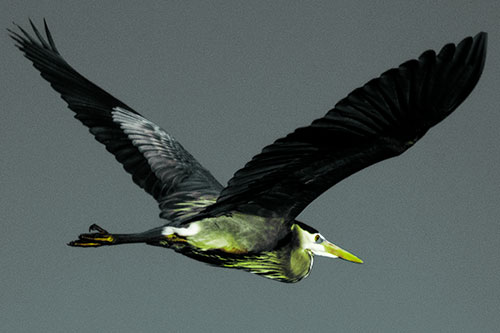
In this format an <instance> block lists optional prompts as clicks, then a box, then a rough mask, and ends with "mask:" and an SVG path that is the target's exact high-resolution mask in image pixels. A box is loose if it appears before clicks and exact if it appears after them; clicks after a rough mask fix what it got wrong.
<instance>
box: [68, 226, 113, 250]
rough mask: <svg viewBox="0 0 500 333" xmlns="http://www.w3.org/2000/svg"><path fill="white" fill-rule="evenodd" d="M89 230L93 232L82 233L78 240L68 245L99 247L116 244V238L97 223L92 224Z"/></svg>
mask: <svg viewBox="0 0 500 333" xmlns="http://www.w3.org/2000/svg"><path fill="white" fill-rule="evenodd" d="M89 231H90V232H91V233H89V234H81V235H80V236H78V239H77V240H75V241H72V242H69V243H68V245H69V246H74V247H99V246H103V245H114V244H116V238H115V237H114V236H113V235H111V234H110V233H109V232H107V231H106V230H105V229H103V228H101V227H100V226H98V225H97V224H92V225H91V226H90V227H89ZM92 231H97V232H92Z"/></svg>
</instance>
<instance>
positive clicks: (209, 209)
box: [8, 19, 487, 283]
mask: <svg viewBox="0 0 500 333" xmlns="http://www.w3.org/2000/svg"><path fill="white" fill-rule="evenodd" d="M29 22H30V25H31V28H32V32H31V33H29V32H27V31H26V30H25V29H23V28H22V27H21V26H19V25H17V24H15V23H14V25H15V28H13V29H8V31H9V33H10V36H11V37H12V38H13V39H14V41H15V44H16V46H17V48H19V49H20V51H21V52H22V53H23V54H24V56H25V57H26V58H28V59H29V60H30V61H31V62H32V63H33V66H34V67H35V68H36V69H37V70H38V71H39V72H40V75H41V76H42V77H43V78H44V79H45V80H47V81H48V82H49V83H50V85H51V86H52V87H53V88H54V89H55V90H56V91H57V92H58V93H59V94H60V95H61V97H62V99H63V100H64V101H66V103H67V104H68V107H69V109H71V110H72V111H73V112H74V113H75V114H74V117H75V118H76V119H78V120H79V121H80V122H81V123H83V125H85V126H86V127H88V129H89V132H90V133H91V134H92V135H93V136H94V137H95V139H96V140H97V141H98V142H100V143H102V144H103V145H104V146H105V148H106V149H107V150H108V151H109V152H110V153H111V154H113V155H114V157H115V158H116V160H117V161H118V162H120V163H121V164H122V166H123V168H124V169H125V171H126V172H128V173H129V174H130V175H131V176H132V180H133V181H134V183H136V184H137V185H138V186H139V187H141V188H142V189H144V190H145V191H146V192H147V193H149V194H150V195H151V196H152V197H153V198H154V199H155V200H156V201H157V203H158V205H159V209H160V218H161V219H162V221H163V223H159V224H160V225H161V226H158V227H155V228H153V229H150V230H147V231H144V232H139V233H128V234H127V233H111V232H108V231H107V230H106V229H104V228H102V227H100V226H98V225H96V224H92V225H91V226H90V227H89V231H88V233H83V234H80V235H79V236H78V239H76V240H74V241H71V242H69V243H68V245H69V246H72V247H80V248H90V247H91V248H94V247H102V246H114V245H119V244H130V243H143V244H147V245H152V246H157V247H164V248H170V249H173V250H174V251H176V252H178V253H181V254H183V255H185V256H188V257H190V258H193V259H196V260H198V261H201V262H204V263H207V264H210V265H213V266H218V267H226V268H234V269H239V270H244V271H247V272H251V273H254V274H257V275H260V276H263V277H266V278H269V279H272V280H276V281H281V282H288V283H293V282H298V281H300V280H302V279H303V278H305V277H307V276H308V275H309V273H310V272H311V269H312V265H313V258H314V256H316V255H317V256H324V257H329V258H340V259H344V260H346V261H350V262H354V263H363V261H362V260H361V259H359V258H358V257H357V256H356V255H354V254H352V253H350V252H348V251H347V250H344V249H342V248H341V247H339V246H337V245H335V244H333V243H332V242H330V241H328V240H327V239H326V238H325V237H324V236H323V235H322V234H321V233H319V232H318V230H316V229H315V228H313V227H311V226H309V225H307V224H305V223H303V222H300V221H298V220H297V219H296V218H297V216H298V215H299V214H300V213H301V212H302V211H303V210H304V209H305V208H306V207H307V206H308V205H309V204H310V203H311V202H312V201H313V200H315V199H316V198H317V197H318V196H320V195H321V194H322V193H323V192H325V191H326V190H328V189H329V188H330V187H332V186H334V185H335V184H337V183H338V182H340V181H341V180H343V179H345V178H346V177H348V176H350V175H352V174H354V173H356V172H357V171H360V170H361V169H363V168H365V167H368V166H370V165H372V164H374V163H377V162H379V161H382V160H385V159H388V158H390V157H394V156H398V155H400V154H402V153H403V152H405V151H406V150H407V149H409V148H410V147H412V146H413V145H414V144H415V143H416V142H417V141H418V140H419V139H420V138H422V136H423V135H424V134H425V133H426V132H427V131H428V130H429V129H430V128H431V127H433V126H434V125H436V124H437V123H439V122H441V121H442V120H443V119H444V118H446V117H447V116H448V115H450V114H451V113H452V112H453V111H454V110H455V109H456V108H457V107H458V106H459V105H460V104H461V103H462V102H463V101H464V100H465V99H466V98H467V96H468V95H469V94H470V93H471V92H472V90H473V89H474V87H475V86H476V84H477V82H478V80H479V78H480V76H481V74H482V71H483V67H484V64H485V59H486V46H487V34H486V33H485V32H480V33H478V34H477V35H475V36H474V37H466V38H465V39H463V40H462V41H460V42H459V43H457V44H453V43H449V44H446V45H444V46H443V47H442V49H441V50H440V51H439V52H435V51H433V50H427V51H425V52H423V53H422V54H421V55H420V56H419V57H418V58H416V59H411V60H409V61H406V62H404V63H402V64H401V65H399V66H398V67H395V68H392V69H389V70H387V71H386V72H384V73H382V74H381V75H380V76H379V77H377V78H374V79H372V80H370V81H368V82H367V83H366V84H365V85H363V86H361V87H360V88H358V89H355V90H354V91H352V92H351V93H349V94H348V95H347V97H345V98H343V99H342V100H340V101H339V102H338V103H337V104H335V106H334V107H333V108H332V109H331V110H329V111H328V112H327V113H326V115H325V116H324V117H322V118H319V119H316V120H314V121H313V122H312V123H311V124H310V125H308V126H305V127H300V128H298V129H296V130H294V131H293V132H291V133H290V134H288V135H286V136H285V137H282V138H279V139H277V140H276V141H274V142H273V143H271V144H270V145H268V146H266V147H264V148H263V149H262V151H261V152H260V153H258V154H257V155H255V156H254V157H253V158H252V159H251V160H250V161H249V162H248V163H246V164H245V165H244V166H243V167H242V168H241V169H239V170H238V171H236V172H235V173H234V175H233V177H232V178H231V179H230V180H229V181H228V183H227V185H226V186H223V185H221V183H219V182H218V181H217V180H216V179H215V178H214V176H212V174H211V173H210V172H209V171H208V170H207V169H205V168H204V167H203V166H202V165H201V164H200V163H199V162H198V161H197V160H196V159H195V158H194V157H193V156H192V155H191V154H190V153H189V152H188V151H187V150H185V149H184V147H183V146H182V145H181V144H180V143H179V142H178V141H177V140H176V139H174V137H173V136H172V135H170V134H169V133H168V132H167V131H165V130H164V129H162V128H161V127H159V126H158V125H156V124H155V123H153V122H151V121H149V120H148V119H146V118H145V117H143V116H142V115H141V114H139V113H138V112H137V111H135V110H134V109H133V108H131V107H130V106H128V105H126V104H124V103H123V102H121V101H120V100H118V99H117V98H115V97H113V96H112V95H110V94H109V93H107V92H106V91H104V90H103V89H101V88H100V87H98V86H97V85H95V84H94V83H92V82H91V81H89V80H88V79H86V78H85V77H84V76H82V75H81V74H79V73H78V72H77V71H76V70H75V69H73V67H72V66H70V65H69V64H68V63H67V62H66V60H65V59H64V58H63V57H62V56H61V54H60V53H59V51H58V49H57V48H56V45H55V43H54V40H53V37H52V34H51V32H50V31H49V28H48V26H47V22H46V21H45V19H44V22H43V29H40V30H39V29H37V27H36V26H35V24H34V23H33V22H32V20H31V19H30V20H29ZM43 32H44V34H43Z"/></svg>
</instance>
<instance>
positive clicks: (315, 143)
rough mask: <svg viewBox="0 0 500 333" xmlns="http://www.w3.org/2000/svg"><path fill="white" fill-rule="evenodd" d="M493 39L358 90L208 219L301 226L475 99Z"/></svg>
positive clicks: (281, 148) (472, 41)
mask: <svg viewBox="0 0 500 333" xmlns="http://www.w3.org/2000/svg"><path fill="white" fill-rule="evenodd" d="M486 40H487V35H486V33H479V34H478V35H477V36H475V37H474V38H471V37H468V38H465V39H464V40H463V41H462V42H460V44H458V45H457V46H455V45H454V44H447V45H445V46H444V47H443V49H442V50H441V51H440V52H439V54H438V55H436V54H435V52H434V51H426V52H424V53H423V54H422V55H421V56H420V57H419V58H418V60H410V61H407V62H405V63H403V64H402V65H400V66H399V67H398V68H395V69H391V70H389V71H387V72H385V73H383V74H382V75H381V76H380V77H379V78H376V79H373V80H371V81H370V82H368V83H367V84H365V85H364V86H363V87H361V88H358V89H356V90H354V91H353V92H352V93H350V94H349V95H348V96H347V97H346V98H344V99H342V100H341V101H340V102H338V103H337V105H336V106H335V108H334V109H332V110H330V111H329V112H328V113H327V114H326V116H325V117H323V118H320V119H317V120H315V121H314V122H313V123H312V124H311V125H310V126H308V127H303V128H299V129H297V130H295V131H294V132H293V133H291V134H289V135H287V136H286V137H284V138H281V139H279V140H277V141H276V142H274V143H273V144H271V145H269V146H267V147H265V148H264V149H263V150H262V152H261V153H260V154H258V155H256V156H255V157H253V159H252V160H251V161H250V162H249V163H247V164H246V165H245V167H244V168H242V169H240V170H239V171H237V172H236V173H235V175H234V176H233V178H232V179H231V180H230V181H229V183H228V186H227V187H226V188H225V189H224V190H223V191H222V192H221V195H220V197H219V198H218V199H217V202H216V203H215V204H214V205H212V206H209V207H207V209H206V210H205V212H204V214H207V215H220V214H227V213H230V212H231V211H240V212H244V213H248V214H256V215H260V216H281V217H285V218H286V220H287V221H290V220H292V219H293V218H295V217H296V216H297V215H298V214H299V213H300V212H301V211H302V210H303V209H304V208H305V207H306V206H307V205H308V204H309V203H310V202H311V201H313V200H314V199H315V198H316V197H318V196H319V195H320V194H321V193H323V192H324V191H326V190H327V189H329V188H330V187H331V186H333V185H334V184H336V183H338V182H339V181H341V180H342V179H344V178H346V177H348V176H350V175H352V174H353V173H355V172H357V171H359V170H361V169H363V168H365V167H367V166H369V165H371V164H374V163H376V162H379V161H381V160H384V159H387V158H389V157H392V156H396V155H399V154H401V153H402V152H404V151H405V150H407V149H408V148H409V147H411V146H412V145H413V144H414V143H415V142H416V141H417V140H419V139H420V138H421V137H422V136H423V135H424V134H425V133H426V132H427V130H429V129H430V128H431V127H432V126H434V125H436V124H437V123H438V122H440V121H441V120H443V119H444V118H446V117H447V116H448V115H449V114H450V113H451V112H452V111H453V110H455V109H456V108H457V107H458V105H460V103H462V102H463V101H464V99H465V98H466V97H467V96H468V95H469V94H470V92H471V91H472V89H473V88H474V86H475V85H476V83H477V82H478V80H479V77H480V76H481V72H482V70H483V66H484V62H485V57H486Z"/></svg>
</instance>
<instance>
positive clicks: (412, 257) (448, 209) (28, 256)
mask: <svg viewBox="0 0 500 333" xmlns="http://www.w3.org/2000/svg"><path fill="white" fill-rule="evenodd" d="M137 3H138V2H137ZM0 9H1V10H0V22H1V24H0V26H1V27H3V28H7V27H12V25H11V21H15V22H17V23H19V24H21V25H23V26H25V27H26V26H27V24H28V23H27V18H28V17H31V18H32V19H33V20H34V21H35V22H36V23H37V24H41V22H42V18H43V17H45V18H46V19H47V21H48V23H49V25H50V27H51V30H52V33H53V36H54V39H55V41H56V44H57V46H58V48H59V50H60V52H61V53H62V54H63V56H64V57H65V58H66V60H67V61H68V62H69V63H70V64H71V65H72V66H73V67H75V68H76V69H77V70H78V71H80V72H81V73H82V74H83V75H85V76H86V77H87V78H88V79H90V80H91V81H93V82H95V83H97V84H98V85H100V86H101V87H103V88H104V89H106V90H108V91H109V92H110V93H112V94H113V95H114V96H115V97H117V98H119V99H121V100H123V101H124V102H125V103H127V104H128V105H130V106H132V107H134V108H135V109H136V110H138V111H139V112H141V113H142V114H143V115H144V116H146V117H147V118H148V119H150V120H152V121H154V122H156V123H157V124H158V125H160V126H162V127H163V128H165V129H166V130H168V131H169V132H170V133H171V134H173V135H174V136H175V137H176V138H177V139H178V140H179V141H180V142H181V143H182V144H183V145H184V146H185V147H186V148H187V149H188V150H189V151H190V152H191V153H192V154H193V155H194V156H195V157H197V158H198V159H199V160H200V162H201V163H202V164H203V165H204V166H205V167H207V168H208V169H209V170H211V171H212V172H213V174H214V175H215V176H216V177H217V178H218V179H219V180H220V181H221V182H223V183H225V182H226V181H227V180H228V179H229V178H230V177H231V175H232V174H233V173H234V172H235V171H236V170H237V169H238V168H240V167H241V166H243V164H244V163H245V162H247V160H248V159H250V158H251V157H252V156H253V155H254V154H256V153H258V152H259V151H260V149H261V148H262V147H263V146H264V145H266V144H269V143H271V142H272V141H273V140H275V139H276V138H278V137H281V136H283V135H285V134H287V133H288V132H290V131H291V130H293V129H295V128H296V127H299V126H304V125H307V124H309V123H310V122H311V121H312V120H313V119H315V118H318V117H321V116H323V115H324V114H325V113H326V111H328V110H329V109H330V108H331V107H333V105H334V104H335V103H336V102H337V101H338V100H339V99H341V98H342V97H344V96H345V95H347V94H348V93H349V92H350V91H351V90H353V89H354V88H357V87H359V86H361V85H362V84H364V83H365V82H367V81H368V80H369V79H371V78H373V77H376V76H378V75H379V74H380V73H382V72H383V71H385V70H387V69H389V68H391V67H394V66H397V65H399V64H400V63H401V62H403V61H405V60H408V59H410V58H414V57H417V56H418V55H419V54H420V53H421V52H423V51H425V50H427V49H430V48H432V49H439V48H441V47H442V46H443V45H444V44H445V43H448V42H458V41H460V40H461V39H462V38H464V37H465V36H469V35H475V34H476V33H477V32H479V31H482V30H484V31H487V32H488V33H489V49H488V58H487V62H486V66H485V70H484V74H483V76H482V78H481V80H480V81H479V84H478V85H477V87H476V89H475V90H474V91H473V92H472V94H471V95H470V97H469V98H468V99H467V100H466V101H465V102H464V103H463V104H462V106H461V107H460V108H459V109H458V110H457V111H456V112H455V113H454V114H452V115H451V116H450V117H449V118H448V119H446V120H445V121H444V122H443V123H441V124H439V125H438V126H437V127H436V128H434V129H433V130H431V131H430V132H429V133H428V134H427V136H426V137H424V138H423V139H422V140H421V141H420V142H419V143H418V144H417V145H416V146H415V147H413V148H412V149H410V150H409V151H408V152H407V153H405V154H403V155H402V156H400V157H398V158H395V159H391V160H388V161H384V162H382V163H379V164H377V165H375V166H373V167H371V168H369V169H366V170H363V171H362V172H359V173H358V174H356V175H354V176H353V177H350V178H349V179H347V180H345V181H343V182H341V183H340V184H338V185H337V186H335V187H334V188H332V189H331V190H330V191H328V192H327V193H325V194H324V195H323V196H321V197H320V198H319V199H318V200H316V201H315V202H314V203H313V204H311V205H310V206H309V207H308V208H307V209H306V210H305V211H304V212H303V213H302V214H301V215H300V216H299V219H300V220H302V221H304V222H306V223H308V224H310V225H312V226H314V227H315V228H317V229H319V230H320V231H321V232H322V234H323V235H325V236H326V237H327V238H328V239H330V240H331V241H333V242H334V243H336V244H338V245H339V246H342V247H344V248H346V249H347V250H349V251H352V252H353V253H355V254H356V255H358V256H359V257H360V258H362V259H363V260H364V261H365V264H364V265H354V264H351V263H348V262H343V261H339V260H331V259H327V258H316V261H315V265H314V268H313V271H312V273H311V275H310V276H309V277H308V278H307V279H305V280H303V281H302V282H300V283H298V284H294V285H288V284H282V283H278V282H274V281H271V280H267V279H263V278H260V277H257V276H254V275H252V274H248V273H245V272H241V271H235V270H228V269H220V268H212V267H209V266H207V265H204V264H202V263H199V262H196V261H194V260H191V259H189V258H186V257H183V256H181V255H178V254H176V253H175V252H173V251H169V250H166V249H160V248H154V247H148V246H145V245H128V246H126V245H124V246H117V247H109V248H99V249H74V248H69V247H67V246H66V245H65V244H66V243H67V242H68V241H71V240H73V239H74V238H75V237H76V236H77V235H78V234H80V233H82V232H85V231H86V229H87V228H88V226H89V225H90V224H92V223H98V224H99V225H101V226H103V227H105V228H106V229H108V230H109V231H111V232H135V231H143V230H146V229H149V228H152V227H154V226H157V225H159V224H160V223H161V221H160V219H159V218H158V213H159V211H158V208H157V206H156V202H155V201H154V200H153V199H152V198H150V197H149V196H148V195H147V194H146V193H145V192H143V191H142V190H141V189H139V188H138V187H137V186H136V185H135V184H133V183H132V181H131V179H130V176H129V175H128V174H126V173H125V172H124V171H123V170H122V169H121V166H120V165H119V164H118V163H117V162H116V161H115V160H114V159H113V157H112V156H111V155H110V154H109V153H107V152H106V151H105V150H104V148H103V147H102V146H101V145H100V144H98V143H97V142H96V141H94V139H93V138H92V137H91V135H89V134H88V132H87V129H86V128H84V127H83V126H82V125H81V124H80V123H79V122H77V121H76V120H74V119H73V118H72V112H70V111H69V110H68V109H67V108H66V105H65V103H64V102H63V101H62V100H61V99H60V98H59V96H58V95H57V94H56V93H55V92H54V91H53V90H52V89H51V88H50V86H49V85H48V83H46V82H45V81H44V80H43V79H41V78H40V76H39V75H38V73H37V72H36V71H35V70H34V69H33V68H32V66H31V65H30V63H29V62H28V61H27V60H26V59H24V58H23V57H22V55H21V53H20V52H19V51H18V50H17V49H15V48H14V47H13V42H12V41H11V40H10V39H9V38H8V37H7V34H6V32H5V31H4V33H2V34H1V36H0V43H1V50H2V55H3V56H2V61H1V62H0V71H1V73H2V75H1V76H0V80H1V82H2V85H1V86H2V89H1V90H0V94H1V100H2V110H1V113H2V115H1V119H2V121H1V122H0V144H1V149H2V150H1V151H2V156H3V157H2V163H0V181H1V186H0V198H1V200H0V209H1V212H2V215H1V221H2V222H1V223H2V237H1V239H2V241H1V242H0V263H1V267H2V269H1V270H0V280H1V281H2V287H1V289H0V331H2V332H18V331H19V332H30V331H52V332H67V331H76V332H87V331H89V330H96V331H109V332H117V331H121V332H137V331H153V330H164V331H171V332H176V331H179V332H180V331H191V332H198V331H220V332H233V331H241V332H245V331H248V332H256V331H269V332H271V331H272V332H291V331H305V330H308V329H315V330H317V329H327V330H328V331H334V330H335V331H340V332H348V331H364V332H368V331H369V332H432V331H434V332H437V331H439V332H492V331H495V330H497V329H498V327H499V326H500V316H498V313H499V310H500V288H499V287H500V278H499V273H500V250H499V249H500V224H499V216H500V205H499V197H500V195H499V188H500V175H499V171H498V165H499V164H500V148H499V145H498V142H500V131H499V126H500V94H499V90H498V87H499V86H500V81H499V78H500V71H499V68H500V63H499V62H500V60H499V54H500V25H499V23H498V18H499V17H500V3H499V2H498V1H485V0H483V1H476V2H472V1H456V0H454V1H440V2H439V3H438V4H436V3H435V2H427V1H412V2H402V1H384V2H378V3H375V2H370V3H368V2H355V3H352V2H351V1H323V2H320V1H316V2H314V3H313V2H305V1H304V2H300V3H298V2H291V1H286V2H279V1H273V2H272V4H269V3H268V2H257V1H241V2H237V1H226V2H214V1H211V2H205V1H203V2H202V1H198V2H194V1H190V2H187V1H178V2H171V1H158V2H147V3H145V4H142V5H138V4H136V2H135V1H121V2H120V3H119V4H118V2H115V4H111V2H108V4H106V5H103V4H101V2H100V1H64V2H62V1H61V2H55V1H34V0H33V1H27V2H26V1H19V0H18V1H10V0H7V1H6V0H3V1H2V4H1V5H0Z"/></svg>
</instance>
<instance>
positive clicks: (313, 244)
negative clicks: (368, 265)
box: [292, 221, 363, 264]
mask: <svg viewBox="0 0 500 333" xmlns="http://www.w3.org/2000/svg"><path fill="white" fill-rule="evenodd" d="M292 231H293V232H294V234H295V236H296V239H297V240H298V242H299V246H300V247H301V248H303V249H304V250H306V251H310V252H311V253H312V254H315V255H318V256H323V257H330V258H341V259H344V260H347V261H352V262H355V263H358V264H362V263H363V260H361V259H359V258H358V257H356V256H355V255H354V254H351V253H349V252H347V251H346V250H344V249H341V248H340V247H338V246H337V245H335V244H333V243H330V242H329V241H327V240H326V239H325V237H323V236H322V235H321V234H320V233H319V232H318V231H317V230H316V229H314V228H312V227H310V226H308V225H307V224H304V223H302V222H298V221H295V223H294V225H293V227H292Z"/></svg>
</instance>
